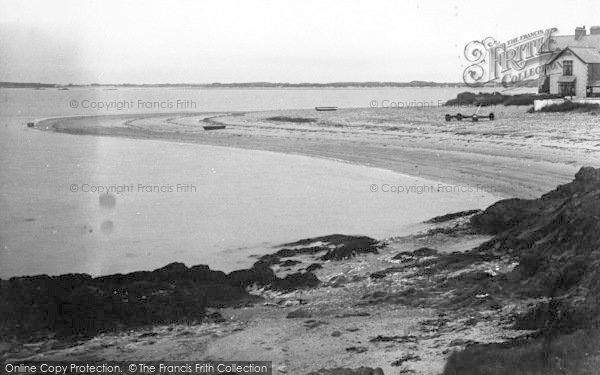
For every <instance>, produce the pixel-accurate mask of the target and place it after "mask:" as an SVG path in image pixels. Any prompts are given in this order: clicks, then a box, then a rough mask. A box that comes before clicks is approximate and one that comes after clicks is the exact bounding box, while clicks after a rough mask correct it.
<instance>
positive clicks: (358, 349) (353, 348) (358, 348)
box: [346, 346, 369, 354]
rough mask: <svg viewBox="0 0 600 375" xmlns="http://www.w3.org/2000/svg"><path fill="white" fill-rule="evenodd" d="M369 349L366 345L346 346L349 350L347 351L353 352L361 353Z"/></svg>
mask: <svg viewBox="0 0 600 375" xmlns="http://www.w3.org/2000/svg"><path fill="white" fill-rule="evenodd" d="M368 350H369V349H367V348H366V347H364V346H350V347H348V348H346V351H347V352H351V353H357V354H359V353H364V352H366V351H368Z"/></svg>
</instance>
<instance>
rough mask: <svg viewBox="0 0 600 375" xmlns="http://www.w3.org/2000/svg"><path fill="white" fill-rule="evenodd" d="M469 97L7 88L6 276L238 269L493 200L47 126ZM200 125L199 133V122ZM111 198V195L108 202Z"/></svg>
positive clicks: (261, 155) (261, 154) (391, 232)
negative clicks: (331, 238) (71, 120)
mask: <svg viewBox="0 0 600 375" xmlns="http://www.w3.org/2000/svg"><path fill="white" fill-rule="evenodd" d="M461 91H465V89H464V88H454V87H445V88H376V89H375V88H373V89H370V88H369V89H367V88H335V89H334V88H319V89H312V88H293V89H278V88H265V89H251V88H245V89H237V88H226V89H216V88H210V89H198V88H170V87H166V88H124V87H72V88H70V89H68V90H59V89H56V88H47V89H31V88H19V89H12V88H11V89H8V88H3V89H0V103H1V104H0V278H3V279H6V278H9V277H13V276H23V275H36V274H49V275H57V274H64V273H76V272H81V273H88V274H91V275H94V276H97V275H106V274H112V273H125V272H130V271H135V270H152V269H155V268H158V267H162V266H164V265H166V264H168V263H171V262H175V261H177V262H183V263H185V264H187V265H188V266H191V265H195V264H208V265H209V266H210V267H211V268H213V269H220V270H223V271H231V270H235V269H240V268H244V267H248V266H250V265H251V264H252V263H253V262H254V261H255V260H256V259H255V257H256V256H257V255H261V254H265V253H269V252H272V251H274V249H275V248H276V247H277V246H279V245H281V244H284V243H286V242H291V241H295V240H299V239H302V238H311V237H315V236H320V235H326V234H332V233H343V234H353V235H368V236H372V237H374V238H377V239H385V238H388V237H391V236H399V235H405V234H409V233H412V232H414V231H417V230H420V229H423V227H424V226H423V224H421V222H422V221H423V220H426V219H428V218H430V217H432V216H435V215H440V214H444V213H447V212H453V211H458V210H461V209H470V208H483V207H485V206H487V205H489V204H491V203H493V202H494V201H495V199H496V198H497V197H494V196H492V195H488V194H485V193H482V192H476V193H473V195H472V196H466V195H465V194H458V195H452V194H443V195H440V194H437V195H431V194H417V193H413V194H406V193H405V194H399V193H392V192H388V193H382V192H381V191H379V192H377V191H373V188H372V187H373V186H377V187H381V186H383V185H385V184H387V185H389V186H424V185H427V184H434V183H438V182H436V181H427V180H423V179H420V178H416V177H412V176H407V175H402V174H398V173H395V172H392V171H388V170H383V169H377V168H371V167H368V166H361V165H353V164H348V163H343V162H339V161H335V160H325V159H319V158H313V157H308V156H299V155H291V154H281V153H273V152H266V151H254V150H242V149H235V148H228V147H215V146H205V145H198V144H184V143H177V142H167V141H158V140H138V139H125V138H117V137H103V136H90V135H70V134H59V133H53V132H49V131H41V130H39V129H32V128H28V127H27V126H26V124H27V123H28V122H32V121H33V122H36V121H39V120H41V119H45V118H50V117H63V116H101V115H114V114H130V113H131V114H134V113H136V114H137V113H139V114H151V113H162V112H169V113H171V112H173V113H175V112H219V111H226V112H230V111H261V110H279V109H281V110H284V109H303V108H313V107H315V106H338V107H341V108H363V107H384V106H397V107H399V108H400V107H411V106H421V107H427V106H438V105H440V104H441V103H443V102H445V101H446V100H447V99H450V98H454V97H455V96H456V94H457V93H459V92H461ZM198 126H201V125H200V124H199V125H198ZM106 192H110V194H104V193H106Z"/></svg>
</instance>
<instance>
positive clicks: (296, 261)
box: [279, 259, 302, 267]
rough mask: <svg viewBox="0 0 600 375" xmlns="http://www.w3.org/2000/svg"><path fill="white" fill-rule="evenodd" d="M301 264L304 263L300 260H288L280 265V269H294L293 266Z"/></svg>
mask: <svg viewBox="0 0 600 375" xmlns="http://www.w3.org/2000/svg"><path fill="white" fill-rule="evenodd" d="M300 263H302V262H300V261H299V260H294V259H288V260H286V261H283V262H281V263H279V266H280V267H292V266H295V265H296V264H300Z"/></svg>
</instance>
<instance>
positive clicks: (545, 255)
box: [473, 167, 600, 324]
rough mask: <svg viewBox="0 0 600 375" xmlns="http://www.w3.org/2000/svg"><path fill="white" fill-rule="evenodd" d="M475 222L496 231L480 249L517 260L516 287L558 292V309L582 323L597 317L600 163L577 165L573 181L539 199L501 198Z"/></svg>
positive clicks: (531, 292) (535, 293)
mask: <svg viewBox="0 0 600 375" xmlns="http://www.w3.org/2000/svg"><path fill="white" fill-rule="evenodd" d="M473 225H475V226H477V227H479V228H481V229H482V230H484V231H486V232H496V233H498V234H497V235H496V236H495V237H494V238H493V239H492V240H490V241H488V242H486V243H485V244H483V245H482V246H480V248H479V249H478V250H479V251H481V252H486V253H491V254H508V255H511V256H513V257H515V258H516V259H517V260H518V261H519V265H518V266H517V267H516V268H515V270H514V271H513V273H512V274H511V275H510V277H509V278H510V280H512V281H513V282H514V283H515V285H514V288H515V289H516V290H518V291H519V292H521V293H524V294H527V295H531V296H547V297H553V298H557V299H558V300H559V301H562V302H563V304H564V305H565V309H567V310H568V311H569V313H567V311H566V310H564V309H563V311H562V312H561V314H560V315H561V316H564V317H567V316H571V317H572V316H573V315H576V316H578V319H581V320H580V323H581V324H587V323H590V319H592V320H594V321H597V314H598V313H599V312H600V305H599V304H598V301H600V169H594V168H589V167H587V168H581V170H579V172H577V174H576V175H575V179H574V180H573V181H572V182H571V183H568V184H565V185H561V186H559V187H558V188H556V189H555V190H554V191H551V192H549V193H547V194H544V195H543V196H542V197H541V198H539V199H534V200H520V201H519V202H517V201H515V200H508V201H500V202H498V203H496V204H495V205H493V206H492V207H490V208H489V209H487V210H485V211H484V212H483V213H481V214H480V215H477V216H475V217H473ZM566 306H568V308H567V307H566ZM570 319H572V318H570ZM541 324H546V323H541Z"/></svg>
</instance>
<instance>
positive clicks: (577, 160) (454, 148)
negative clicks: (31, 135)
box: [37, 106, 600, 198]
mask: <svg viewBox="0 0 600 375" xmlns="http://www.w3.org/2000/svg"><path fill="white" fill-rule="evenodd" d="M475 110H476V109H475V108H472V107H463V108H454V107H437V106H435V107H425V108H409V109H392V108H371V109H340V110H338V111H335V112H316V111H314V110H289V111H263V112H248V113H201V114H198V113H188V114H178V115H173V114H168V115H165V114H161V115H140V116H135V115H117V116H98V117H78V118H65V119H51V120H46V121H42V122H40V123H38V125H37V126H38V127H39V128H41V129H53V130H55V131H58V132H65V133H70V134H87V135H105V136H120V137H132V138H140V139H144V138H147V139H163V140H172V141H177V142H192V143H201V144H209V145H219V146H227V147H237V148H247V149H258V150H269V151H276V152H283V153H295V154H301V155H309V156H317V157H322V158H331V159H336V160H341V161H346V162H350V163H355V164H361V165H366V166H373V167H378V168H384V169H389V170H392V171H396V172H400V173H404V174H408V175H412V176H419V177H423V178H428V179H432V180H435V181H443V182H446V183H453V184H457V185H461V186H471V187H475V188H476V187H477V186H481V187H483V188H487V189H489V190H490V191H492V192H495V193H497V194H498V195H500V196H504V197H522V198H533V197H536V196H538V195H539V194H541V193H543V192H546V191H548V190H550V189H552V188H553V187H555V186H556V185H557V184H559V183H564V182H566V181H569V179H570V178H571V177H572V176H573V174H574V173H575V172H576V171H577V169H578V168H579V167H581V166H582V165H598V163H599V162H600V144H599V143H598V140H599V139H600V127H599V125H600V116H598V115H595V114H593V113H592V114H590V113H580V114H539V113H535V114H528V113H526V110H527V108H526V107H521V106H514V107H504V106H498V107H486V108H482V109H481V113H482V114H487V113H488V112H494V113H495V115H496V120H495V121H489V120H487V119H482V120H481V121H479V122H471V121H470V120H463V121H460V122H458V121H456V120H453V121H451V122H446V121H444V119H443V117H444V114H446V113H456V112H461V113H464V114H469V113H473V112H474V111H475ZM286 118H288V119H287V120H289V119H291V120H290V121H286ZM214 123H218V124H225V125H226V126H227V128H226V129H223V130H215V131H205V130H203V128H202V126H201V125H206V124H214Z"/></svg>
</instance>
